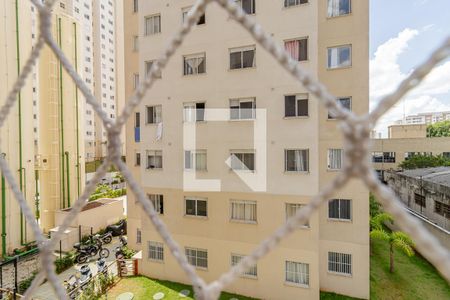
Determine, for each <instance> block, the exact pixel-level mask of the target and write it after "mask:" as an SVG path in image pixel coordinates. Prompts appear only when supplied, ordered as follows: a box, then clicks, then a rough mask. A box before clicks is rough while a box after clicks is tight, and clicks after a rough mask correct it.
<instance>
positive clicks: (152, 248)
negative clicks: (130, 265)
mask: <svg viewBox="0 0 450 300" xmlns="http://www.w3.org/2000/svg"><path fill="white" fill-rule="evenodd" d="M148 259H150V260H156V261H164V245H163V243H158V242H148Z"/></svg>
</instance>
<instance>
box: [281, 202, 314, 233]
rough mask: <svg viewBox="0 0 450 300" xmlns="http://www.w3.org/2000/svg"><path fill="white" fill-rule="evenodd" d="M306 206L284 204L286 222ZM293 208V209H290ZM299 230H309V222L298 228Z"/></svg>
mask: <svg viewBox="0 0 450 300" xmlns="http://www.w3.org/2000/svg"><path fill="white" fill-rule="evenodd" d="M305 206H306V204H301V203H285V214H286V221H287V220H288V219H289V218H290V217H293V216H295V214H296V213H297V211H298V210H299V209H301V208H302V207H305ZM290 207H293V208H290ZM291 211H295V213H292V214H290V212H291ZM299 227H300V228H311V225H310V223H309V220H308V221H307V222H306V223H305V224H303V225H300V226H299Z"/></svg>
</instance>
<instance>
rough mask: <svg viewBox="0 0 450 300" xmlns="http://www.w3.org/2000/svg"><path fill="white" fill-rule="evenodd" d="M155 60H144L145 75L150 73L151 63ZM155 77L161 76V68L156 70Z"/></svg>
mask: <svg viewBox="0 0 450 300" xmlns="http://www.w3.org/2000/svg"><path fill="white" fill-rule="evenodd" d="M155 62H156V60H146V61H145V76H146V77H148V76H149V74H150V71H151V69H152V66H153V64H154V63H155ZM155 77H156V78H161V77H162V76H161V69H160V70H158V72H157V73H156V76H155Z"/></svg>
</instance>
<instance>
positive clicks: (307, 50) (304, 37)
mask: <svg viewBox="0 0 450 300" xmlns="http://www.w3.org/2000/svg"><path fill="white" fill-rule="evenodd" d="M303 40H305V41H306V58H305V59H300V51H299V53H298V59H295V58H293V57H292V56H291V58H292V59H293V60H294V61H298V62H305V61H308V60H309V36H303V37H299V38H294V39H288V40H284V41H283V42H284V48H285V50H286V52H289V51H287V49H286V44H287V43H291V42H297V43H298V44H299V46H298V47H299V50H300V42H301V41H303Z"/></svg>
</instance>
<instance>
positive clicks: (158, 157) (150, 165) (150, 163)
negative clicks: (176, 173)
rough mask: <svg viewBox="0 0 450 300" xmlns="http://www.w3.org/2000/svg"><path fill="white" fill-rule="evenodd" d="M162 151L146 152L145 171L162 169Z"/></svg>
mask: <svg viewBox="0 0 450 300" xmlns="http://www.w3.org/2000/svg"><path fill="white" fill-rule="evenodd" d="M162 163H163V161H162V151H160V150H149V151H147V169H162Z"/></svg>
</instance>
